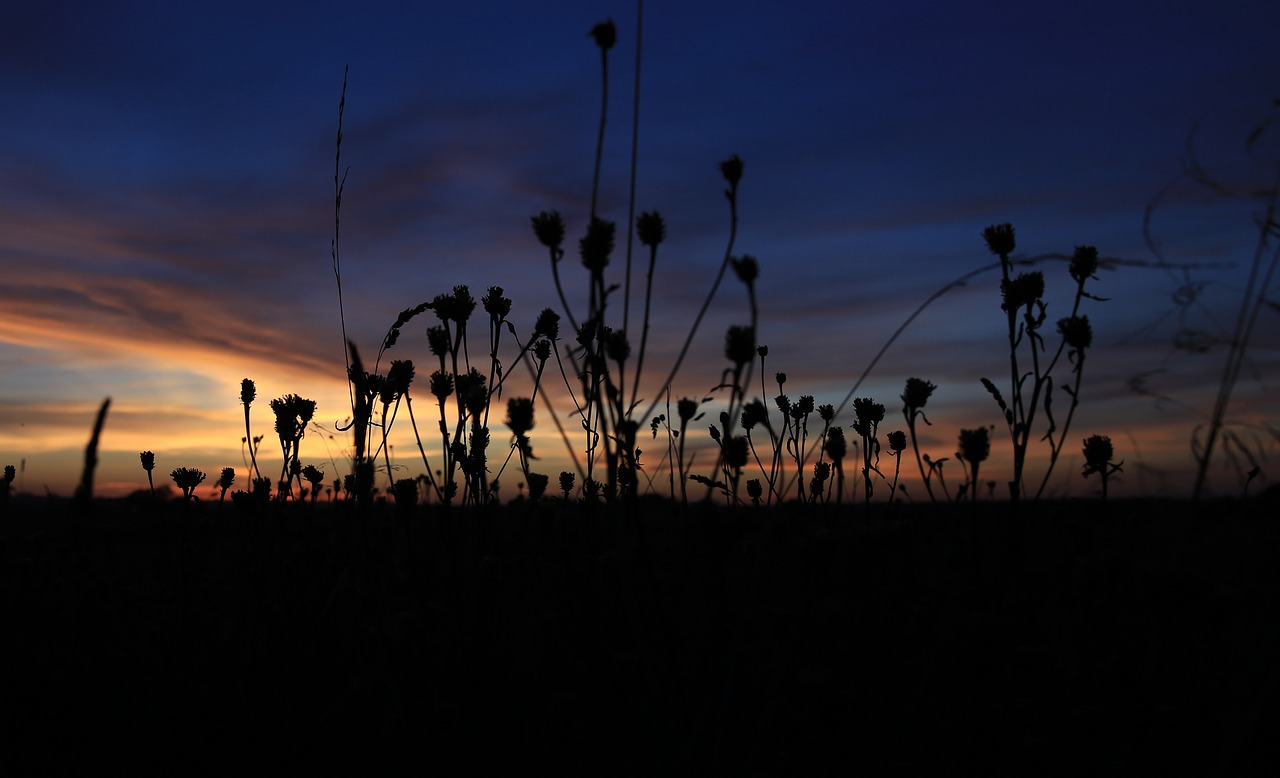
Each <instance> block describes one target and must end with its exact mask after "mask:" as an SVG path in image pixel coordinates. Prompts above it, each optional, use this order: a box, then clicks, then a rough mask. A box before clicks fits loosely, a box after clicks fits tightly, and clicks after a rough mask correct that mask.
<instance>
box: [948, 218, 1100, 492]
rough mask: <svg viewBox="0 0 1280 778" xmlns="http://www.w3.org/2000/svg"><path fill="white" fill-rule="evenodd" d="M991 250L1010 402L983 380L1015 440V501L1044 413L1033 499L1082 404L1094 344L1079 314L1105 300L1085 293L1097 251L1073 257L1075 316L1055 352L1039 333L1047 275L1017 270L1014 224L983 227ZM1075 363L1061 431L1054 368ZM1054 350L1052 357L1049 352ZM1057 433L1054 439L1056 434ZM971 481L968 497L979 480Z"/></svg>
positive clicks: (1062, 327) (1064, 324)
mask: <svg viewBox="0 0 1280 778" xmlns="http://www.w3.org/2000/svg"><path fill="white" fill-rule="evenodd" d="M983 238H984V239H985V240H986V243H987V248H988V250H990V251H991V253H992V254H995V255H996V256H997V257H999V258H1000V272H1001V280H1000V293H1001V296H1002V297H1003V302H1002V303H1001V305H1000V307H1001V309H1002V310H1003V311H1004V312H1005V317H1006V321H1007V325H1008V342H1009V400H1008V401H1007V402H1006V400H1005V398H1004V396H1003V395H1002V394H1001V392H1000V390H999V389H997V388H996V385H995V384H994V383H993V382H992V381H991V380H990V379H988V378H983V379H982V385H983V386H984V387H986V389H987V391H988V392H989V393H990V394H991V396H992V397H993V398H994V399H995V401H996V405H997V406H999V408H1000V411H1001V412H1002V413H1003V415H1004V420H1005V425H1006V427H1007V428H1008V430H1009V437H1010V439H1011V441H1012V442H1013V478H1012V480H1011V481H1010V482H1009V496H1010V498H1011V499H1012V500H1013V501H1015V502H1017V501H1018V500H1019V499H1020V498H1021V497H1023V496H1024V493H1025V484H1024V481H1025V476H1024V470H1025V467H1026V458H1027V451H1028V449H1029V447H1030V444H1031V434H1032V429H1033V427H1034V426H1035V423H1036V417H1037V415H1038V414H1039V413H1040V412H1041V411H1043V413H1044V415H1045V419H1046V422H1047V427H1048V428H1047V430H1046V432H1045V433H1044V435H1043V437H1042V438H1041V439H1042V440H1045V441H1047V442H1048V444H1049V448H1050V457H1049V464H1048V467H1047V468H1046V471H1045V474H1044V478H1043V479H1042V480H1041V482H1040V488H1039V489H1037V490H1036V493H1035V497H1037V498H1038V497H1039V496H1040V494H1041V493H1042V492H1043V491H1044V487H1045V485H1046V484H1047V483H1048V480H1049V476H1050V474H1051V473H1052V471H1053V467H1054V465H1055V464H1056V463H1057V460H1058V455H1059V453H1060V452H1061V449H1062V441H1063V440H1064V439H1065V435H1066V432H1067V429H1068V428H1069V427H1070V424H1071V418H1072V416H1073V415H1074V413H1075V409H1076V407H1077V405H1078V404H1079V392H1080V381H1081V378H1082V377H1083V369H1084V357H1085V353H1086V350H1087V349H1088V347H1089V345H1090V344H1091V343H1092V338H1093V333H1092V330H1091V329H1090V327H1089V321H1088V319H1087V318H1085V317H1083V316H1080V315H1079V310H1080V303H1081V301H1082V300H1084V299H1085V298H1089V299H1091V300H1098V301H1101V300H1102V298H1099V297H1096V296H1094V295H1092V294H1090V293H1089V292H1086V291H1085V283H1086V281H1088V280H1089V279H1091V278H1096V276H1095V275H1094V273H1095V271H1096V270H1097V268H1098V252H1097V249H1095V248H1093V247H1092V246H1078V247H1076V250H1075V254H1074V255H1073V257H1072V260H1071V266H1070V273H1071V277H1072V279H1073V280H1074V281H1075V283H1076V292H1075V299H1074V301H1073V303H1072V306H1071V315H1070V316H1068V317H1066V318H1065V319H1061V320H1059V322H1058V332H1059V335H1060V342H1059V344H1058V346H1057V348H1056V349H1055V350H1053V351H1052V352H1051V351H1050V348H1049V346H1048V344H1047V342H1046V340H1045V338H1044V336H1043V335H1042V334H1041V332H1040V330H1041V327H1042V326H1043V325H1044V322H1045V319H1046V315H1047V306H1046V304H1045V302H1044V301H1043V299H1042V298H1043V297H1044V273H1043V272H1041V271H1038V270H1037V271H1030V272H1024V273H1019V274H1017V275H1016V276H1015V275H1014V273H1013V270H1014V261H1013V259H1012V254H1013V251H1014V249H1015V248H1016V245H1017V244H1016V239H1015V235H1014V229H1013V225H1011V224H997V225H992V226H990V227H987V228H986V230H984V231H983ZM1024 349H1025V351H1026V352H1027V354H1028V356H1029V357H1030V362H1031V366H1030V369H1029V370H1024V369H1023V365H1022V364H1021V363H1020V354H1021V352H1022V351H1023V350H1024ZM1064 350H1065V351H1066V353H1067V354H1068V358H1069V359H1070V360H1071V362H1072V373H1073V374H1074V376H1075V380H1074V383H1073V384H1072V385H1071V386H1065V385H1064V386H1062V390H1063V391H1064V392H1066V393H1067V394H1068V396H1070V397H1071V408H1070V410H1069V411H1068V413H1067V417H1066V420H1065V422H1064V424H1063V427H1062V429H1061V430H1059V429H1058V427H1057V424H1056V422H1055V420H1054V416H1053V406H1052V402H1053V389H1054V380H1053V375H1052V373H1053V370H1054V368H1055V367H1056V366H1057V362H1058V359H1059V358H1060V357H1061V356H1062V354H1063V353H1064ZM1050 354H1052V356H1050ZM1055 434H1056V437H1055ZM969 483H970V497H971V498H972V496H973V489H974V488H975V487H976V482H974V481H973V480H972V479H970V481H969Z"/></svg>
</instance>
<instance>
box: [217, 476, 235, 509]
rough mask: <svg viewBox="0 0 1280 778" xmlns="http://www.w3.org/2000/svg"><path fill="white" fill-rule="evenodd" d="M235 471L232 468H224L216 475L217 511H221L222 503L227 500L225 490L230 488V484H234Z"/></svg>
mask: <svg viewBox="0 0 1280 778" xmlns="http://www.w3.org/2000/svg"><path fill="white" fill-rule="evenodd" d="M235 480H236V470H235V468H234V467H224V468H222V472H220V473H219V474H218V509H219V510H221V509H222V502H223V501H224V500H225V499H226V498H227V490H228V489H230V488H231V484H233V483H235Z"/></svg>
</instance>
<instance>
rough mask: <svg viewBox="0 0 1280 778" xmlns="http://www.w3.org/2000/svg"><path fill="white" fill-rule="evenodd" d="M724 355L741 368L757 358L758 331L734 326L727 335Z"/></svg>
mask: <svg viewBox="0 0 1280 778" xmlns="http://www.w3.org/2000/svg"><path fill="white" fill-rule="evenodd" d="M724 355H725V357H726V358H727V359H728V360H729V361H730V362H732V363H733V364H734V365H737V366H738V367H741V366H743V365H745V364H748V363H750V362H752V361H754V360H755V358H756V331H755V328H753V327H742V326H738V325H736V324H735V325H732V326H730V327H729V331H728V332H726V333H725V338H724Z"/></svg>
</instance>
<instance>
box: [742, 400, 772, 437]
mask: <svg viewBox="0 0 1280 778" xmlns="http://www.w3.org/2000/svg"><path fill="white" fill-rule="evenodd" d="M768 421H769V411H768V409H766V408H765V407H764V403H762V402H760V401H759V400H752V401H751V402H749V403H747V404H746V405H744V406H742V428H743V429H745V430H746V431H747V432H750V431H751V430H753V429H755V426H756V425H757V424H767V423H768Z"/></svg>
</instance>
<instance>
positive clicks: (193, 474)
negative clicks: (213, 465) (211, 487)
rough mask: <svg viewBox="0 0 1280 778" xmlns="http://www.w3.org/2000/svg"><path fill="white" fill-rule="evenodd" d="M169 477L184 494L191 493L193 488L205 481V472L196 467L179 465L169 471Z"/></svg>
mask: <svg viewBox="0 0 1280 778" xmlns="http://www.w3.org/2000/svg"><path fill="white" fill-rule="evenodd" d="M169 477H170V478H172V479H173V482H174V483H175V484H177V486H178V488H179V489H181V490H182V493H183V494H184V495H188V496H189V495H190V494H191V490H193V489H195V488H196V487H197V486H199V485H200V484H201V483H203V482H204V479H205V474H204V471H203V470H199V469H197V468H194V467H179V468H175V469H174V470H173V472H171V473H169Z"/></svg>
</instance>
